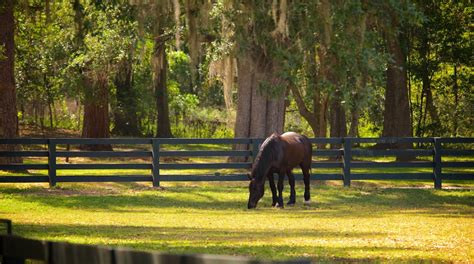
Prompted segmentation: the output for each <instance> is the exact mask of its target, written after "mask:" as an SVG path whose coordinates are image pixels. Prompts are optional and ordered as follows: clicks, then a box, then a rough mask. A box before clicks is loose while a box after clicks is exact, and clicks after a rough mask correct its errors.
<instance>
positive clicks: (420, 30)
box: [0, 0, 473, 137]
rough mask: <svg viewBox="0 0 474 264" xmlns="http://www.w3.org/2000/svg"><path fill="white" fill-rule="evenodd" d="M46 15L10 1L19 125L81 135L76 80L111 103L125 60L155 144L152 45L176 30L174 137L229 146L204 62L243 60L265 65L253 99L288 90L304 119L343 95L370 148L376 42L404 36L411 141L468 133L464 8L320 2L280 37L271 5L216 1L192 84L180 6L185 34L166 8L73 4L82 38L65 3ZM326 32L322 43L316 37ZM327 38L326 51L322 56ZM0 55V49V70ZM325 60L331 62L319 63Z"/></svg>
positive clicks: (290, 123)
mask: <svg viewBox="0 0 474 264" xmlns="http://www.w3.org/2000/svg"><path fill="white" fill-rule="evenodd" d="M46 3H47V2H45V1H36V0H29V1H19V2H18V4H17V5H16V9H15V19H16V27H17V28H16V36H15V45H16V54H15V75H16V84H17V97H18V100H17V101H18V104H19V107H18V109H19V111H20V115H19V116H20V117H21V118H20V119H21V121H22V122H23V123H34V124H39V125H41V126H42V127H43V126H47V125H51V126H53V127H60V128H68V129H79V124H80V119H81V116H82V113H80V112H78V111H79V110H78V111H76V112H71V107H70V105H71V102H74V101H76V102H77V101H79V102H84V100H86V92H87V91H88V90H87V89H88V88H87V85H85V84H84V77H88V78H89V79H91V80H92V81H93V82H94V81H97V80H98V79H99V78H105V79H106V81H107V85H108V87H109V91H110V95H111V96H112V97H114V96H115V94H116V93H115V87H114V86H113V85H110V83H109V82H110V81H111V79H112V78H113V77H114V76H115V74H116V69H117V65H118V63H119V62H120V61H121V60H122V59H123V58H125V57H127V56H129V55H130V56H132V60H131V63H132V67H131V68H132V71H133V73H132V86H133V87H132V89H133V94H134V96H133V97H134V98H133V100H135V101H136V105H137V109H136V112H137V116H138V118H139V120H140V129H141V130H142V131H141V132H142V134H143V135H154V131H155V130H156V109H157V107H156V100H155V99H156V98H155V91H154V88H153V87H154V86H153V82H152V80H153V73H152V68H153V67H152V65H151V64H152V63H151V56H152V54H153V42H154V38H155V37H156V36H157V35H161V34H165V35H174V33H175V31H176V30H179V31H180V32H181V33H182V34H181V36H180V37H181V40H182V45H181V50H176V48H175V45H174V43H173V42H174V41H173V40H169V41H168V42H167V43H166V45H167V52H168V62H169V70H168V82H167V86H168V90H169V107H170V115H171V119H172V126H173V130H174V132H175V133H176V136H185V137H190V136H199V135H204V134H205V135H206V136H216V135H219V136H221V135H227V136H232V128H231V126H232V123H233V116H235V113H226V112H225V111H224V110H222V109H224V108H225V103H224V97H223V92H222V90H223V86H222V84H221V83H220V82H216V81H214V80H210V79H208V78H210V76H209V74H208V72H209V67H210V65H211V62H212V61H216V60H219V59H222V58H224V56H228V55H232V56H235V57H236V58H237V59H239V58H240V56H241V55H242V54H243V52H250V54H251V55H252V56H254V57H258V56H262V57H265V60H263V61H262V62H263V64H264V65H260V66H263V67H264V68H265V67H273V66H275V65H276V66H275V68H274V69H273V70H274V71H275V72H274V73H273V75H274V76H265V78H263V80H262V81H261V82H260V83H259V87H260V90H261V92H262V93H265V94H267V95H270V96H276V95H281V94H283V93H285V94H286V93H288V92H287V89H288V84H289V83H291V84H294V85H296V86H297V87H298V88H299V89H300V90H301V91H302V94H303V100H304V101H305V102H306V105H307V106H308V109H311V108H312V103H313V99H314V96H315V94H316V93H317V92H319V93H321V95H323V96H326V95H327V96H329V97H330V98H333V96H334V95H336V94H341V96H342V98H341V101H342V103H343V105H344V108H345V110H346V115H347V116H349V115H351V114H352V113H354V112H357V113H359V116H360V118H359V135H360V136H376V135H380V132H381V128H382V126H383V112H384V100H385V98H384V96H385V95H384V94H385V93H384V92H385V82H386V76H385V70H386V67H387V61H389V60H390V57H391V56H392V54H388V53H387V49H386V43H385V40H384V35H386V34H398V33H401V34H403V36H404V37H406V39H408V42H407V43H402V45H403V49H404V52H406V54H407V63H408V66H409V67H408V71H409V72H408V73H409V79H410V88H411V89H410V95H411V98H410V99H411V108H412V121H413V126H414V127H415V131H414V133H415V135H417V136H472V133H473V132H472V129H471V128H472V126H473V119H472V116H473V113H472V109H473V107H472V103H473V97H472V87H473V80H472V77H471V76H472V72H473V70H472V54H471V53H472V52H471V50H472V41H471V38H472V36H471V35H472V34H470V26H471V24H470V18H471V17H472V12H473V9H472V7H470V5H469V3H467V2H466V1H454V2H453V1H395V0H390V1H360V0H350V1H328V2H327V3H328V4H329V6H330V10H329V11H330V12H329V16H328V17H327V18H326V17H325V15H324V13H323V12H322V3H324V1H319V0H307V1H288V6H287V16H286V24H287V25H286V26H287V28H288V32H287V34H288V35H285V34H286V33H285V34H283V35H279V34H280V33H279V32H277V31H276V29H277V27H278V21H277V20H278V19H275V16H277V17H278V15H279V13H278V12H279V11H278V10H277V9H273V8H275V7H276V6H273V4H274V3H276V4H277V5H278V4H279V3H280V1H270V0H265V1H250V2H249V1H247V2H242V3H240V2H235V1H232V2H227V1H222V0H219V1H213V3H212V4H213V5H212V7H211V8H210V9H209V11H208V14H207V15H208V21H207V24H206V25H198V27H197V28H198V31H199V32H198V33H199V34H198V35H199V39H200V41H201V42H200V43H199V47H198V48H199V49H200V51H201V55H200V57H199V58H198V60H199V62H198V72H197V74H196V76H192V74H191V72H192V71H191V67H193V66H192V65H191V61H190V55H189V54H190V48H191V47H190V46H189V45H190V43H189V39H187V37H188V34H189V33H190V32H189V29H188V26H189V25H188V24H187V23H186V22H185V21H184V20H185V19H186V15H185V13H186V12H185V10H186V5H187V4H189V3H187V2H186V1H185V2H184V3H183V2H182V1H180V3H181V5H182V6H181V10H180V11H181V13H180V15H181V17H179V18H178V19H179V20H180V26H183V25H184V27H183V28H177V27H176V25H175V22H176V21H173V19H172V17H173V16H172V14H173V7H172V5H170V3H171V2H169V1H154V2H153V1H152V2H149V1H133V2H132V3H131V4H127V3H119V2H114V1H80V3H81V8H82V9H81V10H80V11H81V14H82V17H81V19H82V20H83V21H82V28H81V27H79V26H78V25H77V22H78V21H79V20H78V19H79V18H80V17H78V16H77V14H78V13H76V12H75V9H74V8H73V3H71V2H70V1H59V2H54V3H53V2H49V9H48V11H47V8H46ZM275 10H276V11H277V12H276V13H275V14H274V13H273V12H275ZM200 12H203V11H202V10H201V11H200ZM326 19H327V20H326ZM326 22H328V23H329V24H328V25H329V26H330V29H331V30H330V32H325V30H326V29H325V26H327V25H326V24H325V23H326ZM81 30H82V32H79V31H81ZM326 33H328V36H329V38H330V41H329V44H328V45H329V46H328V47H327V50H323V49H321V47H322V46H323V45H326V44H325V41H326V37H327V36H326ZM3 50H4V47H3V46H0V59H2V58H1V56H2V55H1V54H3V52H4V51H3ZM324 56H326V57H327V58H329V59H330V60H332V61H330V62H328V61H327V60H326V61H324V60H322V58H323V57H324ZM327 58H326V59H327ZM327 65H329V67H327V69H325V68H324V67H325V66H327ZM321 69H323V70H321ZM454 69H456V74H455V71H454ZM237 76H238V73H237ZM426 76H429V81H430V90H431V92H432V95H433V106H434V108H435V110H436V112H437V114H438V116H439V118H438V119H439V120H435V118H433V117H432V116H431V115H430V113H429V112H428V108H427V107H428V106H427V104H426V102H427V100H426V97H427V93H426V90H424V88H423V85H422V84H423V82H424V80H426V79H424V77H426ZM273 77H275V78H278V81H275V80H274V79H272V78H273ZM193 79H194V80H193ZM89 88H90V87H89ZM89 99H90V98H89ZM236 99H237V95H236V94H234V100H236ZM113 103H114V100H113V99H112V100H111V104H112V106H114V105H113ZM288 103H289V107H288V108H287V115H286V123H287V126H286V127H287V129H290V130H295V131H300V132H302V133H306V134H311V133H309V130H310V127H309V126H308V124H307V123H306V121H304V120H302V119H301V116H299V113H298V112H297V111H296V110H297V108H296V105H295V102H294V98H293V97H292V95H291V94H290V96H289V97H288ZM68 105H69V107H68ZM50 108H51V110H49V109H50ZM50 111H51V112H52V114H50V113H49V112H50ZM348 125H349V124H348ZM198 127H199V128H198ZM206 129H208V130H209V131H207V132H204V131H205V130H206ZM197 131H200V132H199V133H198V132H197Z"/></svg>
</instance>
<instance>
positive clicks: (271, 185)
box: [268, 172, 278, 206]
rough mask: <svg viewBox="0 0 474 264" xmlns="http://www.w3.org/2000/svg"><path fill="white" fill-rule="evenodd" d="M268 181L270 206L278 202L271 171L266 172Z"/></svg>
mask: <svg viewBox="0 0 474 264" xmlns="http://www.w3.org/2000/svg"><path fill="white" fill-rule="evenodd" d="M268 182H269V184H270V189H271V190H272V206H275V205H276V204H277V203H278V197H277V190H276V186H275V178H274V177H273V172H270V173H269V174H268Z"/></svg>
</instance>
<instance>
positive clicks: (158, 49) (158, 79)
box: [152, 36, 173, 138]
mask: <svg viewBox="0 0 474 264" xmlns="http://www.w3.org/2000/svg"><path fill="white" fill-rule="evenodd" d="M166 40H167V37H162V36H157V37H156V38H155V43H154V52H153V57H152V67H153V86H154V87H155V96H156V108H157V111H158V121H157V131H156V136H157V137H161V138H171V137H173V134H172V133H171V123H170V117H169V106H168V88H167V86H166V71H167V70H168V60H167V58H166V45H165V44H166V43H165V42H166Z"/></svg>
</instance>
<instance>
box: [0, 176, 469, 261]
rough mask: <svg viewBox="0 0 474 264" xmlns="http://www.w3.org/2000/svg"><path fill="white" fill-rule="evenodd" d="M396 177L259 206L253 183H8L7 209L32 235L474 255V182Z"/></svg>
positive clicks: (306, 253) (277, 251) (320, 187)
mask: <svg viewBox="0 0 474 264" xmlns="http://www.w3.org/2000/svg"><path fill="white" fill-rule="evenodd" d="M391 183H392V182H361V183H360V182H359V183H357V182H354V186H353V187H351V188H344V187H342V186H340V185H341V183H340V182H327V183H324V184H322V183H321V182H318V181H313V184H312V195H313V203H312V204H311V205H310V206H303V204H302V202H301V200H302V192H303V190H302V186H301V185H298V189H297V195H298V197H297V198H298V203H297V205H296V206H294V207H286V208H285V209H275V208H271V207H270V204H271V198H270V193H269V191H268V190H267V192H266V195H265V197H264V199H263V200H262V201H261V202H260V203H259V205H258V208H257V210H251V211H249V210H247V209H245V208H246V203H247V197H248V190H247V186H246V184H245V183H218V184H217V183H216V184H206V183H201V184H186V183H180V184H173V183H165V188H164V189H153V188H150V187H149V186H150V184H119V183H114V184H112V183H110V184H109V183H102V184H60V186H58V187H56V188H52V189H49V188H48V187H47V185H45V184H1V185H0V218H8V219H12V220H13V223H14V232H15V233H16V234H18V235H22V236H26V237H31V238H39V239H48V240H55V241H69V242H74V243H84V244H102V245H110V246H125V247H131V248H137V249H142V250H160V251H165V252H172V253H197V252H199V253H211V254H230V255H249V256H255V257H258V258H263V259H277V260H281V259H288V258H298V257H309V258H312V259H314V260H316V261H322V262H333V261H360V262H366V261H376V262H378V261H384V262H385V261H390V262H399V261H416V262H418V261H424V260H426V261H435V262H451V261H454V262H474V232H473V230H474V189H473V187H474V183H472V182H463V183H462V185H461V186H462V187H463V188H462V189H445V190H434V189H431V188H429V189H427V188H401V187H407V186H413V185H418V186H424V185H426V186H432V183H430V182H427V183H426V184H423V183H420V182H411V181H402V182H396V184H395V185H396V186H397V188H386V187H387V186H395V185H393V184H391ZM420 184H421V185H420ZM285 191H286V192H285V194H286V196H285V197H286V199H287V195H288V186H286V189H285ZM286 199H285V200H286Z"/></svg>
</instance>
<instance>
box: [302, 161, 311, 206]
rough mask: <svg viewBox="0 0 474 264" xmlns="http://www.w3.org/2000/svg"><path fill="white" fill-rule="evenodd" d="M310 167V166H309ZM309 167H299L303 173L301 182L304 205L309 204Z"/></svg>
mask: <svg viewBox="0 0 474 264" xmlns="http://www.w3.org/2000/svg"><path fill="white" fill-rule="evenodd" d="M309 166H311V165H309ZM309 166H301V170H302V171H303V181H304V203H305V204H309V203H310V202H311V194H310V193H309V189H310V181H309V180H310V178H311V174H309Z"/></svg>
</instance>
